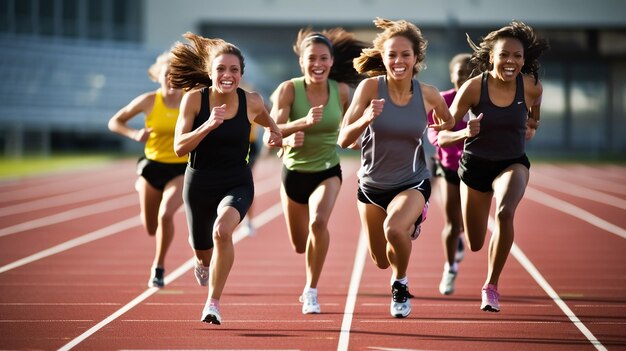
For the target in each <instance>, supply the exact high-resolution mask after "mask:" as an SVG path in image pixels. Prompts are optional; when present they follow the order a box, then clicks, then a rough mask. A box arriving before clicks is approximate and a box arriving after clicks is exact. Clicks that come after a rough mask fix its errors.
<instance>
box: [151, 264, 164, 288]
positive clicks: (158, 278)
mask: <svg viewBox="0 0 626 351" xmlns="http://www.w3.org/2000/svg"><path fill="white" fill-rule="evenodd" d="M164 274H165V269H164V268H161V267H155V268H154V269H152V274H150V280H149V281H148V286H149V287H151V288H162V287H164V286H165V281H164V280H163V275H164Z"/></svg>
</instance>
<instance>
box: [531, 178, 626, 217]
mask: <svg viewBox="0 0 626 351" xmlns="http://www.w3.org/2000/svg"><path fill="white" fill-rule="evenodd" d="M534 175H535V176H539V178H540V179H539V180H537V181H536V182H535V183H536V184H537V185H541V186H544V187H546V188H550V189H552V190H554V191H558V192H560V193H564V194H568V195H571V196H574V197H578V198H581V199H587V200H591V201H595V202H598V203H602V204H606V205H609V206H613V207H617V208H619V209H622V210H626V200H623V199H621V198H619V197H617V196H613V195H609V194H606V193H603V192H601V191H597V190H593V189H589V188H587V187H582V186H580V185H576V184H574V183H570V182H566V181H564V180H560V179H555V178H552V177H550V176H546V175H543V174H541V173H539V174H537V173H535V174H534ZM542 178H543V179H542Z"/></svg>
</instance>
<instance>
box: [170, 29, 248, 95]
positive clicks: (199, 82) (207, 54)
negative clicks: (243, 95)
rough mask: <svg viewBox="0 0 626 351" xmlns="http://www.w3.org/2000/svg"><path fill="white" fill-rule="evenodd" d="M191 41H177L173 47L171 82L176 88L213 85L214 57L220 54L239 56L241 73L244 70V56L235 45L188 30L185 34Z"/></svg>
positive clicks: (187, 88)
mask: <svg viewBox="0 0 626 351" xmlns="http://www.w3.org/2000/svg"><path fill="white" fill-rule="evenodd" d="M183 37H185V38H186V39H187V40H188V41H189V42H188V43H180V42H178V43H176V44H175V45H174V47H173V48H172V55H173V58H172V63H171V64H170V67H171V69H170V82H171V84H172V86H173V87H175V88H179V89H180V88H182V89H185V90H189V89H192V88H195V87H197V86H211V85H212V84H213V82H212V81H211V78H210V77H209V74H210V72H211V63H212V62H213V59H215V58H216V57H218V56H220V55H224V54H232V55H235V56H237V57H238V58H239V64H240V65H241V74H242V75H243V72H244V66H245V63H244V57H243V54H242V53H241V50H239V48H238V47H236V46H235V45H233V44H231V43H228V42H226V41H224V40H222V39H219V38H215V39H210V38H205V37H202V36H200V35H197V34H194V33H191V32H187V33H185V34H184V35H183Z"/></svg>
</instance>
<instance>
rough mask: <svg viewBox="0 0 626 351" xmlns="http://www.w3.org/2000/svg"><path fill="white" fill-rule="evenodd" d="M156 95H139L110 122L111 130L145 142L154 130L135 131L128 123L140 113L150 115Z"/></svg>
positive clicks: (151, 93)
mask: <svg viewBox="0 0 626 351" xmlns="http://www.w3.org/2000/svg"><path fill="white" fill-rule="evenodd" d="M155 95H156V94H155V93H154V92H150V93H145V94H142V95H139V96H137V97H136V98H134V99H133V100H132V101H131V102H129V103H128V105H126V106H124V107H122V108H121V109H120V110H119V111H117V112H116V113H115V115H113V117H111V119H110V120H109V123H108V127H109V130H110V131H112V132H114V133H117V134H119V135H122V136H125V137H127V138H129V139H132V140H135V141H138V142H145V141H146V140H147V139H148V136H150V132H151V131H152V130H150V129H146V128H141V129H138V130H137V129H133V128H131V127H129V126H128V121H130V120H131V119H132V118H134V117H135V116H137V115H138V114H140V113H144V114H145V115H148V114H150V112H151V111H152V106H153V105H154V97H155Z"/></svg>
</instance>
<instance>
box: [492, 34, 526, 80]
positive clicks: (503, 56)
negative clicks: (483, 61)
mask: <svg viewBox="0 0 626 351" xmlns="http://www.w3.org/2000/svg"><path fill="white" fill-rule="evenodd" d="M490 62H491V63H492V64H493V69H492V72H494V73H495V76H496V78H498V79H501V80H504V81H510V80H513V79H515V77H517V75H518V74H519V73H520V71H521V70H522V67H523V66H524V46H523V45H522V43H521V42H520V41H519V40H517V39H514V38H501V39H498V41H496V43H495V44H494V46H493V50H492V51H491V57H490Z"/></svg>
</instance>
